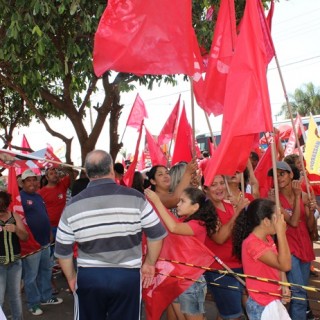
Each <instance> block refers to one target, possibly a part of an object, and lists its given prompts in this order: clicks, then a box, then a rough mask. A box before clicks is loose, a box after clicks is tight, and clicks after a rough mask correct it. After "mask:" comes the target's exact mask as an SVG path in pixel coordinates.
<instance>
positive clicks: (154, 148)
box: [144, 126, 168, 166]
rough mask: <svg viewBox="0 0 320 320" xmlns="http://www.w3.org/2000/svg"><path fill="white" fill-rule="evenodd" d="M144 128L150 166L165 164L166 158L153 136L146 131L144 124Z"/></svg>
mask: <svg viewBox="0 0 320 320" xmlns="http://www.w3.org/2000/svg"><path fill="white" fill-rule="evenodd" d="M144 128H145V129H146V138H147V143H148V149H149V154H150V158H151V163H152V166H155V165H163V166H167V162H168V160H167V158H166V156H165V155H164V153H163V152H162V150H161V147H160V146H159V144H158V143H157V142H156V141H155V140H154V138H153V136H152V135H151V133H150V132H149V131H148V129H147V128H146V126H144Z"/></svg>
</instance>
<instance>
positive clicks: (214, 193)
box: [207, 176, 226, 202]
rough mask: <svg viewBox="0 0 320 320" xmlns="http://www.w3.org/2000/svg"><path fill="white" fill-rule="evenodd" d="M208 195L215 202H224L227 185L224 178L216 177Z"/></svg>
mask: <svg viewBox="0 0 320 320" xmlns="http://www.w3.org/2000/svg"><path fill="white" fill-rule="evenodd" d="M207 195H208V197H209V198H210V199H211V200H212V201H214V202H219V201H222V200H223V199H224V198H225V196H226V184H225V181H224V178H223V176H215V178H214V180H213V182H212V184H211V186H210V187H208V191H207Z"/></svg>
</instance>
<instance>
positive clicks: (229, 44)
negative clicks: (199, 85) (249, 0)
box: [204, 0, 236, 116]
mask: <svg viewBox="0 0 320 320" xmlns="http://www.w3.org/2000/svg"><path fill="white" fill-rule="evenodd" d="M235 44H236V18H235V8H234V0H222V1H221V4H220V9H219V14H218V19H217V23H216V25H215V29H214V37H213V40H212V45H211V50H210V54H209V59H208V67H207V72H206V77H205V81H204V103H205V104H206V110H208V111H207V112H208V113H209V114H211V113H213V114H214V115H215V116H217V115H220V114H222V113H223V105H224V96H225V90H226V81H227V76H228V73H229V69H230V64H231V61H232V57H233V54H234V50H235Z"/></svg>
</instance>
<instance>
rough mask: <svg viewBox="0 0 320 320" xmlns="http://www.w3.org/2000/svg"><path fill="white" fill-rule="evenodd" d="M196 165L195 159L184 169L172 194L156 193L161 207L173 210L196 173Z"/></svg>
mask: <svg viewBox="0 0 320 320" xmlns="http://www.w3.org/2000/svg"><path fill="white" fill-rule="evenodd" d="M197 168H198V165H197V162H196V160H195V159H193V160H191V161H190V162H189V163H188V164H187V167H186V170H185V172H184V174H183V176H182V178H181V180H180V182H179V184H178V185H177V186H176V188H175V189H174V191H173V192H171V193H158V196H159V197H160V200H161V202H162V203H163V205H164V206H165V207H166V208H168V209H171V208H174V207H176V206H177V203H178V202H179V199H180V195H181V193H182V191H183V190H184V189H185V188H187V187H188V186H189V185H190V182H191V179H192V175H193V173H194V172H196V171H197Z"/></svg>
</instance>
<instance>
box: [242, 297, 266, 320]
mask: <svg viewBox="0 0 320 320" xmlns="http://www.w3.org/2000/svg"><path fill="white" fill-rule="evenodd" d="M264 308H265V307H264V306H261V305H260V304H259V303H258V302H255V301H254V300H253V299H252V298H251V297H250V296H249V298H248V300H247V302H246V311H247V315H248V318H249V319H250V320H260V319H261V315H262V312H263V310H264Z"/></svg>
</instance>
